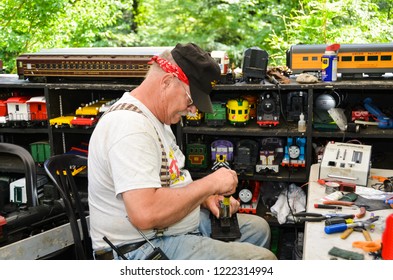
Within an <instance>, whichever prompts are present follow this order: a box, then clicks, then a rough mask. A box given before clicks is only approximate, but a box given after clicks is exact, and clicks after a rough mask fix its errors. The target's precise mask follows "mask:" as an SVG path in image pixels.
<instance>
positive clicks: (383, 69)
mask: <svg viewBox="0 0 393 280" xmlns="http://www.w3.org/2000/svg"><path fill="white" fill-rule="evenodd" d="M327 46H328V45H323V44H320V45H294V46H292V47H291V48H290V49H289V50H288V51H287V66H288V67H289V68H290V69H291V70H292V72H293V74H300V73H305V72H317V71H320V70H321V61H322V55H323V54H324V52H325V49H326V47H327ZM337 72H338V73H341V75H342V77H363V74H365V75H368V76H372V77H379V76H382V75H384V74H386V73H392V72H393V43H381V44H341V46H340V49H339V50H338V56H337Z"/></svg>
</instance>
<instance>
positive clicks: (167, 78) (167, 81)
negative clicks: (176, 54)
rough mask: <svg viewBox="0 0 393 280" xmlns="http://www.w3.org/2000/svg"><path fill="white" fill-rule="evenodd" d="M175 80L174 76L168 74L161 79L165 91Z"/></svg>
mask: <svg viewBox="0 0 393 280" xmlns="http://www.w3.org/2000/svg"><path fill="white" fill-rule="evenodd" d="M173 79H174V76H173V74H170V73H167V74H165V75H164V76H162V79H161V84H162V85H163V89H166V88H167V87H169V85H170V84H171V83H172V81H173Z"/></svg>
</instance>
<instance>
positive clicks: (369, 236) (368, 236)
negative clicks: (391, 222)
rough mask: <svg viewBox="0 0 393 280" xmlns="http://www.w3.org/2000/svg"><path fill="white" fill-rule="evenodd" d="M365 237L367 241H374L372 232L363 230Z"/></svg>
mask: <svg viewBox="0 0 393 280" xmlns="http://www.w3.org/2000/svg"><path fill="white" fill-rule="evenodd" d="M362 233H363V236H364V238H365V239H366V241H372V240H373V239H372V238H371V235H370V232H368V230H365V229H363V230H362Z"/></svg>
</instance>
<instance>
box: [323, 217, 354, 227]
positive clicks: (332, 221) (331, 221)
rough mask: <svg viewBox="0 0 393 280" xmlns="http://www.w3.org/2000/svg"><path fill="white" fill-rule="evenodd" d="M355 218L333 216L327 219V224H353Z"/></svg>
mask: <svg viewBox="0 0 393 280" xmlns="http://www.w3.org/2000/svg"><path fill="white" fill-rule="evenodd" d="M352 223H353V219H344V218H341V217H333V218H329V219H327V220H325V226H330V225H335V224H352Z"/></svg>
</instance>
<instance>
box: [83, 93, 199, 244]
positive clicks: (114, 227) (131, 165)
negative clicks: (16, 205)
mask: <svg viewBox="0 0 393 280" xmlns="http://www.w3.org/2000/svg"><path fill="white" fill-rule="evenodd" d="M118 103H132V104H134V105H136V106H137V107H138V108H139V109H140V110H141V111H143V112H144V115H142V114H140V113H137V112H132V111H129V110H118V111H113V112H110V113H108V114H106V115H105V116H104V117H102V118H101V119H100V121H99V122H98V124H97V126H96V128H95V129H94V132H93V134H92V136H91V139H90V142H89V156H88V179H89V211H90V235H91V238H92V242H93V248H94V249H100V248H104V247H108V244H106V242H105V241H104V240H103V239H102V238H103V237H104V236H106V237H107V238H108V239H109V240H110V241H111V242H112V243H114V244H115V245H118V244H123V243H130V242H137V241H141V240H143V238H142V236H141V235H140V234H139V232H138V231H137V230H136V229H135V228H134V227H133V226H132V224H131V223H130V222H129V220H128V218H127V213H126V210H125V206H124V203H123V200H122V196H121V193H123V192H126V191H128V190H133V189H143V188H161V180H160V167H161V163H162V162H161V155H162V150H161V147H160V143H159V140H158V136H157V132H158V133H159V135H160V138H161V141H162V143H163V145H164V147H165V150H166V154H167V158H168V166H169V174H170V177H171V183H170V187H171V188H178V187H179V188H180V187H183V186H186V185H188V184H190V183H191V182H192V178H191V175H190V173H189V172H188V171H187V170H185V169H183V168H184V163H185V157H184V155H183V153H182V152H181V150H180V148H179V147H178V146H177V144H176V138H175V136H174V135H173V132H172V130H171V128H170V126H168V125H164V124H162V123H160V122H159V121H158V120H157V119H156V118H155V117H154V115H153V114H152V113H151V112H150V111H149V110H148V109H147V108H146V107H145V106H144V105H143V104H142V103H140V102H139V101H138V100H137V99H135V98H134V97H133V96H131V95H130V93H129V92H126V93H125V94H124V95H123V96H122V98H121V99H120V100H119V101H118ZM146 117H147V118H146ZM154 127H155V128H156V130H157V132H156V130H155V129H154ZM165 206H166V205H162V207H165ZM140 211H143V209H140ZM198 225H199V208H196V209H195V210H194V211H193V212H192V213H190V214H189V215H188V216H186V217H185V218H183V219H182V220H180V221H179V222H177V223H176V224H174V225H172V226H170V227H169V228H168V229H166V230H165V232H164V235H176V234H183V233H188V232H191V231H194V230H195V229H197V228H198ZM144 233H145V235H146V236H148V237H149V238H151V237H153V236H154V235H155V231H154V230H150V231H144Z"/></svg>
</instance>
